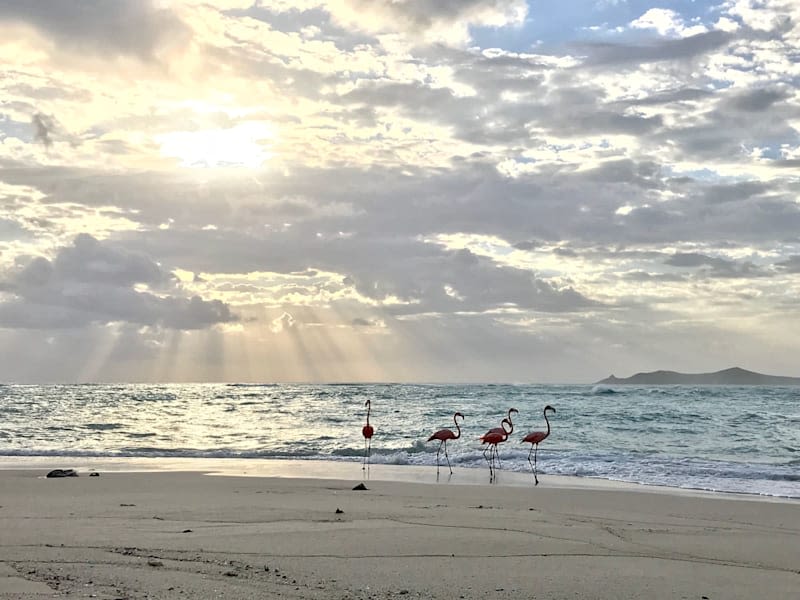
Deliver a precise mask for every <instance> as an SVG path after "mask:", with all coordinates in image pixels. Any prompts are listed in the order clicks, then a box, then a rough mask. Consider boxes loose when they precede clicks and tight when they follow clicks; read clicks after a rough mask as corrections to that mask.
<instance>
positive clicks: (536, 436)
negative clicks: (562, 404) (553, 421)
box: [521, 404, 556, 485]
mask: <svg viewBox="0 0 800 600" xmlns="http://www.w3.org/2000/svg"><path fill="white" fill-rule="evenodd" d="M548 410H552V411H553V412H556V409H555V408H553V407H552V406H550V405H549V404H548V405H547V406H545V407H544V410H543V411H542V412H543V413H544V420H545V423H547V431H532V432H531V433H529V434H528V435H526V436H525V437H524V438H522V442H521V443H523V444H524V443H526V442H527V443H528V444H530V445H531V452H533V463H532V464H531V452H528V464H530V465H531V471H533V479H534V480H535V481H536V484H535V485H539V478H538V477H537V475H536V454H537V453H538V451H539V443H540V442H543V441H544V440H545V439H546V438H547V436H548V435H550V421H549V420H548V419H547V411H548ZM534 450H535V451H534Z"/></svg>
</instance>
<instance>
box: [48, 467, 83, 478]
mask: <svg viewBox="0 0 800 600" xmlns="http://www.w3.org/2000/svg"><path fill="white" fill-rule="evenodd" d="M77 476H78V472H77V471H76V470H75V469H53V470H52V471H50V472H49V473H48V474H47V477H48V478H51V479H52V478H54V477H77Z"/></svg>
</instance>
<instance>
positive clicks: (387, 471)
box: [0, 455, 800, 504]
mask: <svg viewBox="0 0 800 600" xmlns="http://www.w3.org/2000/svg"><path fill="white" fill-rule="evenodd" d="M65 468H71V469H75V470H76V471H77V472H78V473H79V474H82V475H88V473H89V472H91V471H96V472H109V473H160V472H170V473H201V474H204V475H210V476H223V477H242V476H244V477H260V478H287V479H312V480H313V479H333V480H341V481H349V480H352V481H364V482H369V481H384V482H405V483H421V484H428V485H451V486H488V487H513V488H534V487H535V486H534V485H533V483H532V481H531V474H530V473H525V472H519V471H503V470H500V471H499V481H497V482H496V483H489V482H488V476H487V474H486V472H485V470H484V469H476V468H465V467H454V468H453V475H452V476H449V474H448V470H447V467H444V468H441V469H440V474H439V477H438V479H437V476H436V470H435V467H432V466H427V465H426V466H421V465H390V464H383V463H378V464H374V465H371V466H370V470H369V473H368V476H367V477H364V474H363V472H362V470H361V463H360V461H347V460H335V461H326V460H317V459H288V458H287V459H282V458H264V459H260V458H258V459H256V458H195V457H96V456H87V457H82V456H57V455H54V456H0V472H3V471H42V473H41V476H42V477H44V475H45V474H46V473H47V472H48V471H50V470H52V469H65ZM539 479H540V480H541V482H542V483H541V484H540V486H538V487H539V488H543V487H544V486H547V487H552V488H555V489H576V490H612V491H627V492H639V493H652V494H668V495H675V496H695V497H708V498H727V499H732V500H737V499H738V500H752V501H763V502H778V503H789V504H800V498H798V497H791V496H773V495H766V494H752V493H747V492H728V491H715V490H707V489H698V488H680V487H672V486H666V485H652V484H643V483H635V482H628V481H619V480H613V479H603V478H599V477H580V476H566V475H546V474H545V475H542V474H540V475H539Z"/></svg>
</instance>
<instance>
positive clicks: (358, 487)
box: [353, 483, 369, 491]
mask: <svg viewBox="0 0 800 600" xmlns="http://www.w3.org/2000/svg"><path fill="white" fill-rule="evenodd" d="M367 489H369V488H367V486H365V485H364V484H363V483H359V484H358V485H357V486H356V487H354V488H353V490H358V491H361V490H367Z"/></svg>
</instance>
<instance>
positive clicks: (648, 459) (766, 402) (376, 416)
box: [0, 384, 800, 498]
mask: <svg viewBox="0 0 800 600" xmlns="http://www.w3.org/2000/svg"><path fill="white" fill-rule="evenodd" d="M367 399H370V400H371V402H372V416H371V419H370V421H371V424H372V425H373V426H374V427H375V430H376V433H375V437H374V438H373V443H372V462H373V463H387V464H396V465H403V464H417V465H432V464H434V463H435V460H436V449H437V443H435V442H430V443H427V442H426V441H425V440H427V438H428V436H429V435H430V434H431V433H432V432H433V431H435V430H436V429H440V428H442V427H453V421H452V414H453V412H455V411H460V412H462V413H464V415H465V417H466V418H465V420H464V424H463V434H462V437H461V439H459V440H456V441H453V442H450V444H449V446H448V449H449V453H450V459H451V462H452V463H453V465H454V466H461V467H474V468H480V469H485V468H486V463H485V461H484V458H483V455H482V452H481V446H480V443H479V442H478V441H477V438H478V437H479V436H480V435H481V434H482V433H484V432H485V431H486V430H487V429H489V428H490V427H496V426H498V425H499V422H500V419H501V418H503V417H504V416H505V414H506V411H507V409H508V408H509V407H512V406H513V407H515V408H517V409H518V410H519V411H520V412H519V415H516V416H515V417H514V425H515V430H514V433H513V434H512V435H511V437H510V440H509V441H508V442H507V443H505V444H503V445H501V447H500V456H501V459H502V466H503V469H505V470H513V471H525V470H529V465H528V462H527V457H528V452H529V448H530V446H529V445H527V444H520V443H519V441H520V440H521V438H522V437H523V436H524V434H525V433H527V432H529V431H531V430H534V429H544V428H545V423H544V420H543V418H542V408H543V407H544V406H545V405H546V404H551V405H552V406H554V407H555V408H556V409H557V413H556V414H555V415H551V416H550V421H551V425H552V433H551V435H550V437H549V438H548V439H547V440H545V441H544V442H543V443H542V445H541V447H540V450H539V472H540V473H542V474H558V475H576V476H580V477H597V478H603V479H611V480H619V481H629V482H636V483H643V484H647V485H666V486H673V487H684V488H694V489H705V490H713V491H727V492H744V493H752V494H763V495H770V496H784V497H794V498H800V388H796V387H729V386H664V387H638V386H637V387H633V386H618V387H615V388H609V387H608V386H590V385H547V386H540V385H393V384H364V385H244V384H242V385H239V384H171V385H144V384H130V385H4V386H0V455H6V456H48V455H53V456H64V455H66V456H97V457H115V456H132V457H181V456H186V457H201V458H214V457H234V458H294V459H312V458H313V459H321V460H333V461H356V460H360V457H361V456H362V454H363V450H364V445H363V438H362V437H361V426H362V425H363V423H364V416H365V409H364V402H365V401H366V400H367Z"/></svg>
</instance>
